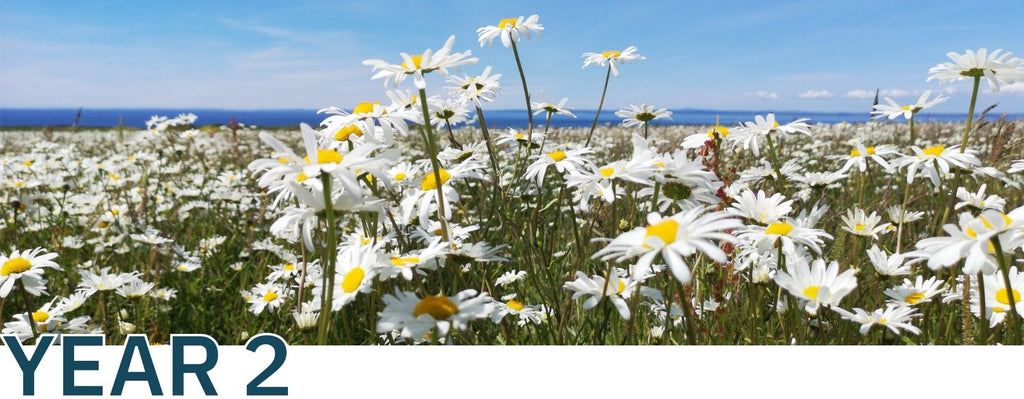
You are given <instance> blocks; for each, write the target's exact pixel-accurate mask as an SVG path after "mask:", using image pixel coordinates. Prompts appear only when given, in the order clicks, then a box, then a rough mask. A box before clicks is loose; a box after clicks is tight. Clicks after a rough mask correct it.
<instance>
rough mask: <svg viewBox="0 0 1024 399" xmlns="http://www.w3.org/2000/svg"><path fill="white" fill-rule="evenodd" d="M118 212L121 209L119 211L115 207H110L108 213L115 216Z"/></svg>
mask: <svg viewBox="0 0 1024 399" xmlns="http://www.w3.org/2000/svg"><path fill="white" fill-rule="evenodd" d="M119 213H121V211H119V210H117V209H111V210H110V214H112V215H114V216H117V214H119Z"/></svg>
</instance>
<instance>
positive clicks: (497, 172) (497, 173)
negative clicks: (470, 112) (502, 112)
mask: <svg viewBox="0 0 1024 399" xmlns="http://www.w3.org/2000/svg"><path fill="white" fill-rule="evenodd" d="M476 116H477V119H478V120H479V121H480V132H481V133H482V134H483V135H484V142H485V143H487V153H488V154H490V156H491V168H492V169H493V170H492V171H491V178H492V179H494V188H495V189H496V191H500V190H501V178H500V177H501V169H500V168H498V156H497V155H496V154H495V153H494V144H492V143H491V134H490V133H488V132H487V121H485V120H484V110H482V109H480V106H479V105H478V106H476ZM495 194H497V193H495Z"/></svg>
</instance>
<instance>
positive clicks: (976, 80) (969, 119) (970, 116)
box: [911, 76, 981, 154]
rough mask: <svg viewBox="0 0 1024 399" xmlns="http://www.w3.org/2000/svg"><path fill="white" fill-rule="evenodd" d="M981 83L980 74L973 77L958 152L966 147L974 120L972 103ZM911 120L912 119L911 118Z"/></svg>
mask: <svg viewBox="0 0 1024 399" xmlns="http://www.w3.org/2000/svg"><path fill="white" fill-rule="evenodd" d="M979 83H981V76H975V77H974V88H973V89H972V90H971V106H970V108H968V110H967V125H965V126H964V138H963V140H961V141H960V153H961V154H963V152H964V151H965V150H966V149H967V138H968V136H970V134H971V122H973V121H974V104H975V102H977V100H978V84H979ZM911 120H913V119H911Z"/></svg>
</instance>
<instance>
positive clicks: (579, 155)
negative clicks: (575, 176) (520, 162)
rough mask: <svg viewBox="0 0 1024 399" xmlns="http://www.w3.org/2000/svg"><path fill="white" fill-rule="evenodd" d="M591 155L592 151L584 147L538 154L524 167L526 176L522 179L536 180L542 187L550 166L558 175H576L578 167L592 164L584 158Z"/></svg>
mask: <svg viewBox="0 0 1024 399" xmlns="http://www.w3.org/2000/svg"><path fill="white" fill-rule="evenodd" d="M592 153H594V150H592V149H590V148H589V147H584V148H579V149H575V150H555V151H551V152H549V153H547V154H539V155H537V156H536V160H535V161H533V163H531V164H530V166H527V167H526V174H524V175H523V177H524V178H526V179H533V178H536V179H537V184H539V185H543V184H544V176H545V174H546V173H547V170H548V167H549V166H551V165H554V166H555V170H557V171H558V173H566V172H568V173H578V171H579V168H580V167H583V166H584V165H592V164H593V162H591V161H590V160H589V159H587V158H586V157H584V155H589V154H592Z"/></svg>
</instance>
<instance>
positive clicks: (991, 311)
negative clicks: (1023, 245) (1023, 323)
mask: <svg viewBox="0 0 1024 399" xmlns="http://www.w3.org/2000/svg"><path fill="white" fill-rule="evenodd" d="M1017 270H1018V269H1017V266H1011V267H1010V270H1009V273H1008V274H1009V276H1010V291H1006V279H1004V278H1003V274H1002V273H994V274H992V275H988V276H984V277H983V278H982V280H983V282H982V284H985V315H986V318H987V319H989V324H990V325H989V327H995V326H996V325H997V324H999V323H1002V322H1003V320H1004V319H1005V318H1006V315H1007V313H1010V311H1011V309H1012V308H1011V307H1010V303H1011V302H1013V303H1014V305H1015V306H1014V307H1016V308H1017V311H1018V312H1020V311H1021V310H1024V301H1021V299H1022V298H1024V296H1022V295H1021V293H1022V292H1024V272H1018V271H1017ZM971 285H973V286H975V287H972V288H973V289H972V291H971V311H972V312H974V314H975V315H980V314H981V309H980V307H981V302H980V300H979V299H978V290H977V280H971ZM1018 317H1019V316H1018Z"/></svg>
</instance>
